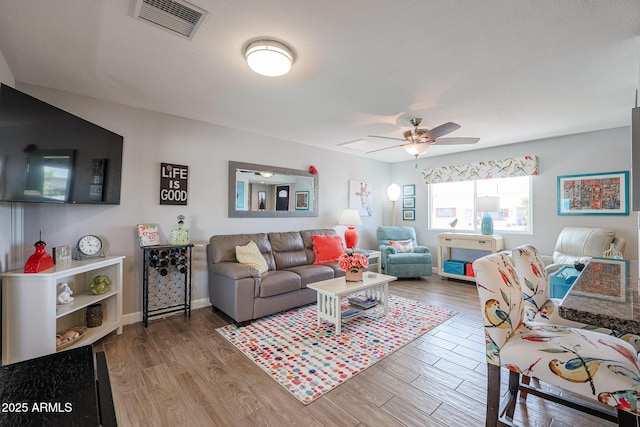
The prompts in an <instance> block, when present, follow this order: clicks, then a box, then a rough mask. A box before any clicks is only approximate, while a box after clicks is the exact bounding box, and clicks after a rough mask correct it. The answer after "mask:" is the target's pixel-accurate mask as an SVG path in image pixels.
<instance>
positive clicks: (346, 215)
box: [338, 209, 362, 249]
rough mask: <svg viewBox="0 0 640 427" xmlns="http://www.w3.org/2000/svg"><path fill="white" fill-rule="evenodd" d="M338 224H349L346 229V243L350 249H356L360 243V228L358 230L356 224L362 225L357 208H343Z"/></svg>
mask: <svg viewBox="0 0 640 427" xmlns="http://www.w3.org/2000/svg"><path fill="white" fill-rule="evenodd" d="M338 225H346V226H347V229H346V230H345V231H344V243H345V244H346V245H347V248H348V249H355V248H356V245H357V244H358V230H356V227H355V226H356V225H362V221H361V220H360V214H359V213H358V211H357V210H356V209H345V210H343V211H342V214H341V215H340V220H339V221H338Z"/></svg>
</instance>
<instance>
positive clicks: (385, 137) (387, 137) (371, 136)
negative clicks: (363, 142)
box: [367, 135, 404, 141]
mask: <svg viewBox="0 0 640 427" xmlns="http://www.w3.org/2000/svg"><path fill="white" fill-rule="evenodd" d="M367 138H384V139H393V140H394V141H404V139H402V138H392V137H390V136H379V135H367Z"/></svg>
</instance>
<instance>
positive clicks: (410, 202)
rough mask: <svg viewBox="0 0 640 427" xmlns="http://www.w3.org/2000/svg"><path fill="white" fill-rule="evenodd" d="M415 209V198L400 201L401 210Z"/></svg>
mask: <svg viewBox="0 0 640 427" xmlns="http://www.w3.org/2000/svg"><path fill="white" fill-rule="evenodd" d="M415 207H416V198H415V197H404V198H403V199H402V208H403V209H413V208H415Z"/></svg>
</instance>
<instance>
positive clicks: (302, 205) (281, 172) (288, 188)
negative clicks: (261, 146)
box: [228, 161, 318, 218]
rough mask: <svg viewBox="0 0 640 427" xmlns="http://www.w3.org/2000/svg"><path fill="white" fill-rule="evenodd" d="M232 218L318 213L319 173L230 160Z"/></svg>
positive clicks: (229, 205) (230, 211)
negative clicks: (314, 173)
mask: <svg viewBox="0 0 640 427" xmlns="http://www.w3.org/2000/svg"><path fill="white" fill-rule="evenodd" d="M228 209H229V218H278V217H284V218H290V217H309V216H318V175H317V174H316V175H312V174H311V173H310V172H309V171H306V170H299V169H288V168H282V167H277V166H269V165H259V164H255V163H243V162H235V161H229V200H228Z"/></svg>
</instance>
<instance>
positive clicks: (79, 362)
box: [0, 345, 117, 427]
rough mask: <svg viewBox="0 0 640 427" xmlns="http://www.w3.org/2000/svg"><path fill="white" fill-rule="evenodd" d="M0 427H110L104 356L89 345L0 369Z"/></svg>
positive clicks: (113, 417)
mask: <svg viewBox="0 0 640 427" xmlns="http://www.w3.org/2000/svg"><path fill="white" fill-rule="evenodd" d="M0 395H1V396H2V402H1V403H2V410H1V411H0V425H2V426H65V427H68V426H82V427H89V426H96V427H100V426H102V427H107V426H115V425H116V424H117V422H116V414H115V410H114V406H113V398H112V396H111V384H110V381H109V372H108V370H107V363H106V359H105V356H104V353H102V352H100V353H96V355H95V358H94V354H93V349H92V347H91V345H86V346H83V347H78V348H74V349H71V350H64V351H59V352H57V353H54V354H49V355H47V356H42V357H37V358H35V359H29V360H25V361H22V362H17V363H13V364H10V365H6V366H2V367H1V368H0Z"/></svg>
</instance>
